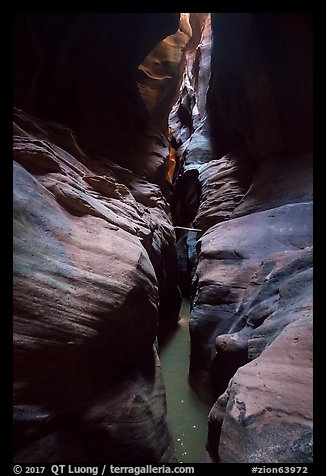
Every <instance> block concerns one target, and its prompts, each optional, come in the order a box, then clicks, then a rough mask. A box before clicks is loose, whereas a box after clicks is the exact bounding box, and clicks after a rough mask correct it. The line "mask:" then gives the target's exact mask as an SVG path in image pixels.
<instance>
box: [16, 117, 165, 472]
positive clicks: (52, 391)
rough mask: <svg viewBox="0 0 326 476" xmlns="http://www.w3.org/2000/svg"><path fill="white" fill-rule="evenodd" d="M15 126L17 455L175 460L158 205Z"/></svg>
mask: <svg viewBox="0 0 326 476" xmlns="http://www.w3.org/2000/svg"><path fill="white" fill-rule="evenodd" d="M15 119H16V121H17V124H16V126H15V128H14V130H15V136H14V159H15V162H14V344H15V356H14V378H15V386H14V397H15V405H14V421H15V427H14V431H15V460H16V461H25V462H33V461H37V462H57V461H62V462H71V461H72V460H74V461H77V462H84V463H87V462H98V461H102V462H107V461H108V460H110V461H114V462H117V463H118V462H120V463H122V462H125V461H130V462H141V461H152V462H158V461H162V462H164V461H165V462H169V461H173V460H174V453H173V446H172V444H171V439H170V436H169V433H168V429H167V424H166V421H165V414H166V403H165V392H164V386H163V383H162V379H161V374H160V367H159V362H158V359H157V357H156V350H155V339H156V336H157V333H158V321H159V312H158V302H159V300H158V297H159V289H158V288H159V287H160V286H163V291H162V292H163V293H166V294H168V293H169V289H168V288H167V285H165V287H164V279H163V277H162V276H158V277H157V276H156V273H155V269H154V268H155V267H156V268H161V267H163V269H164V267H165V261H166V262H167V266H166V267H165V269H167V272H169V271H171V270H169V268H168V266H169V265H170V266H171V262H172V261H173V253H172V254H171V253H169V250H170V249H172V251H174V246H173V236H174V232H173V229H172V227H171V225H170V224H169V223H168V217H167V214H166V213H167V205H166V202H165V200H164V198H163V197H162V194H161V193H160V192H159V190H158V187H157V186H156V185H155V184H152V185H151V184H150V183H149V182H147V183H146V187H145V188H144V189H142V188H141V186H140V185H139V183H140V182H139V180H137V177H135V176H134V175H133V174H132V173H131V172H130V171H128V170H126V169H122V168H120V167H118V166H116V165H113V164H112V166H111V165H110V164H109V163H104V162H99V161H97V160H94V159H90V158H89V157H87V156H86V155H85V154H83V153H82V152H81V150H80V149H79V148H78V146H77V144H76V142H75V141H74V139H73V135H72V134H71V133H70V131H69V130H68V129H64V128H60V126H58V125H53V124H51V123H42V122H41V121H39V120H36V119H35V118H32V117H30V116H27V115H26V114H24V113H23V112H22V111H17V115H16V117H15ZM56 138H58V139H57V140H56ZM64 143H65V144H66V145H67V147H66V148H62V146H63V144H64ZM57 144H60V146H59V145H57ZM67 149H68V150H70V152H68V151H67ZM74 152H75V154H74V155H73V153H74ZM77 157H78V158H79V160H78V159H77ZM86 163H87V165H86ZM135 197H138V201H137V200H136V198H135ZM142 202H144V203H146V207H145V206H144V205H142ZM146 250H148V252H147V251H146ZM149 255H150V256H149ZM153 265H154V267H153ZM160 283H161V284H160Z"/></svg>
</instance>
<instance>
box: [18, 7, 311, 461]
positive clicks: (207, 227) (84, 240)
mask: <svg viewBox="0 0 326 476" xmlns="http://www.w3.org/2000/svg"><path fill="white" fill-rule="evenodd" d="M13 86H14V114H13V118H14V126H13V132H14V142H13V156H14V157H13V158H14V168H13V173H14V176H13V206H14V216H13V218H14V226H13V234H14V236H13V238H14V241H13V245H14V283H13V295H14V302H13V311H14V460H15V462H18V463H19V462H30V463H33V462H34V463H51V462H53V463H58V462H60V463H69V462H74V463H80V464H83V463H84V464H86V463H113V464H114V463H116V464H119V463H130V464H132V463H134V464H137V463H138V464H142V463H147V462H148V463H175V462H177V461H178V458H177V456H176V451H175V448H176V447H177V444H178V441H173V438H172V436H171V431H170V428H169V424H170V425H171V427H172V425H174V424H175V423H176V424H177V425H180V421H178V422H171V421H169V418H167V403H166V399H168V400H169V398H171V397H169V392H170V391H171V390H170V389H171V385H170V383H169V384H168V382H167V389H168V392H167V395H166V390H165V385H164V373H165V372H166V371H165V368H164V366H163V372H162V369H161V364H160V357H159V353H160V352H162V353H163V351H164V350H163V347H164V345H166V343H168V341H169V339H170V338H171V335H172V334H171V332H174V331H175V329H176V328H177V327H178V320H179V313H180V306H181V299H182V295H183V296H184V297H186V298H187V299H189V300H190V311H191V312H190V319H189V331H190V344H191V347H190V356H189V355H184V354H183V355H181V352H182V349H181V345H180V355H179V354H178V346H179V344H177V345H176V346H175V349H174V351H173V352H175V359H176V360H177V361H179V360H182V361H183V363H185V365H183V366H182V369H183V370H182V372H185V373H186V369H187V368H188V364H189V385H190V386H191V389H190V387H189V389H188V390H187V389H186V391H189V392H192V393H191V395H193V398H197V397H198V400H197V403H195V404H194V405H198V406H200V405H202V406H203V408H205V407H207V415H208V426H207V435H206V436H205V437H204V435H203V441H202V452H201V450H199V451H198V452H197V453H196V456H194V458H196V460H194V461H193V462H194V463H195V462H202V461H206V462H215V463H218V462H220V463H309V462H311V461H312V19H311V16H310V14H308V13H213V14H209V13H190V14H189V13H188V14H187V13H182V14H177V13H134V14H132V13H120V14H114V13H96V14H95V13H60V14H59V13H19V14H16V15H15V22H14V85H13ZM182 347H183V344H182ZM189 357H190V360H189ZM162 359H163V354H162ZM169 361H170V362H171V363H170V364H169V365H173V355H172V356H171V354H170V357H169ZM180 378H181V376H180ZM182 378H183V379H187V375H186V374H185V375H183V376H182ZM173 382H176V383H175V384H174V383H173ZM173 385H177V379H174V380H172V391H173ZM185 388H186V387H185ZM175 390H176V392H178V391H179V389H178V388H176V389H175ZM195 394H196V395H197V397H195ZM199 399H200V400H202V402H200V401H199ZM170 413H171V412H170ZM204 415H205V411H204V412H203V419H204V418H205V416H204ZM177 418H179V416H178V412H176V413H175V414H173V419H174V420H176V419H177ZM170 420H171V416H170ZM181 420H182V417H181ZM168 421H169V423H168ZM188 423H189V422H188ZM206 423H207V422H204V421H203V425H204V424H206ZM181 424H182V421H181ZM172 433H174V434H175V432H174V430H173V431H172ZM196 444H197V443H196ZM205 447H206V454H205ZM199 454H202V457H199V456H198V455H199ZM198 457H199V460H200V461H198ZM188 461H190V460H189V459H188Z"/></svg>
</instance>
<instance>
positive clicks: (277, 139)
mask: <svg viewBox="0 0 326 476" xmlns="http://www.w3.org/2000/svg"><path fill="white" fill-rule="evenodd" d="M204 37H206V38H207V32H205V31H204V32H203V38H204ZM212 38H213V42H212V55H211V72H210V79H209V88H208V94H207V97H205V96H204V97H203V93H201V94H200V92H199V89H198V69H199V70H200V58H199V62H198V63H197V64H196V68H197V69H194V68H193V67H192V64H193V63H192V60H190V68H188V69H187V67H186V71H188V75H187V78H185V79H184V83H183V85H182V86H181V90H180V99H179V102H177V103H176V105H175V107H174V109H173V110H172V113H171V116H170V127H171V130H172V133H173V137H172V142H173V147H174V148H175V156H176V163H177V164H176V170H177V173H178V177H177V179H176V181H175V188H176V189H175V191H174V197H175V198H174V199H175V201H176V202H177V204H178V206H179V208H178V206H175V207H174V208H172V212H174V215H173V213H172V216H173V219H174V221H175V223H176V224H179V223H180V224H181V225H182V226H184V227H189V228H193V229H195V230H197V232H196V233H197V234H196V238H197V242H192V245H191V247H190V246H186V245H185V244H186V243H187V239H188V237H190V236H191V235H190V234H191V233H194V232H191V231H188V232H186V231H184V234H183V236H182V239H180V241H179V242H178V243H177V248H178V252H179V256H178V260H179V262H181V263H182V276H183V280H184V281H185V282H187V286H188V287H187V289H188V290H190V293H191V301H192V302H191V318H190V334H191V358H190V368H189V380H190V383H191V385H192V387H193V389H194V390H195V391H196V393H197V394H198V395H199V396H200V398H202V399H203V400H205V401H206V402H210V403H213V402H214V401H216V399H217V402H216V403H215V404H214V406H213V408H212V410H211V412H210V418H209V433H208V442H207V449H208V455H209V456H208V460H210V461H220V462H224V463H228V462H233V463H234V462H266V463H267V462H298V463H299V462H301V463H304V462H310V461H311V460H312V440H311V435H312V400H311V390H312V389H311V385H312V383H311V366H312V358H311V356H312V342H311V320H312V151H311V141H312V134H311V131H312V117H311V111H312V63H311V58H312V48H311V46H312V28H311V17H310V15H309V14H300V13H293V14H292V13H285V14H282V13H266V14H265V13H257V14H256V13H216V14H212ZM189 71H190V72H189ZM208 76H209V75H208ZM197 104H201V111H202V112H201V116H200V117H198V107H197ZM203 104H205V108H204V109H203V107H202V105H203ZM182 105H184V106H185V105H187V106H188V112H187V116H186V115H184V114H183V115H181V114H179V115H178V110H179V109H180V108H181V106H182ZM178 108H179V109H178ZM189 124H190V125H191V128H192V132H191V128H190V127H189ZM190 172H191V173H192V174H193V175H194V177H193V180H192V183H188V184H187V188H186V190H185V182H186V177H187V175H188V176H189V173H190ZM195 172H196V174H195ZM195 175H196V177H195ZM188 182H190V180H188ZM197 190H199V191H200V193H199V195H198V192H197ZM178 196H181V201H182V199H183V200H184V202H186V201H187V202H188V203H190V204H191V205H193V204H194V203H197V204H198V207H197V211H196V212H195V211H194V210H193V209H191V216H190V215H189V217H188V220H187V221H186V220H185V221H182V220H183V219H184V218H185V217H183V216H182V212H181V207H180V204H179V201H178ZM172 204H173V200H172ZM193 208H194V207H193ZM194 254H197V256H195V257H194ZM186 272H188V276H187V278H188V281H186V279H185V276H186ZM190 281H191V282H190ZM297 342H302V347H301V346H300V345H299V346H298V347H296V343H297ZM283 362H284V365H283ZM281 363H282V367H281V370H280V371H279V374H280V379H279V380H278V369H279V367H280V364H281ZM238 369H239V370H238ZM256 371H257V372H256ZM265 379H266V382H265ZM292 392H294V393H295V394H294V395H293V398H292V397H291V395H292ZM296 395H301V397H297V396H296ZM260 437H261V440H260Z"/></svg>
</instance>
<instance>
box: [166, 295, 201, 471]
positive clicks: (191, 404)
mask: <svg viewBox="0 0 326 476" xmlns="http://www.w3.org/2000/svg"><path fill="white" fill-rule="evenodd" d="M180 316H181V320H180V322H179V326H178V329H177V330H176V331H175V332H174V333H173V334H171V335H170V336H169V337H168V338H167V339H166V341H165V342H164V343H163V344H162V345H161V346H160V349H159V354H160V360H161V367H162V372H163V379H164V383H165V388H166V395H167V407H168V422H169V427H170V430H171V433H172V436H173V440H174V444H175V448H176V452H177V457H178V460H179V462H182V463H202V462H203V460H204V455H205V444H206V438H207V415H208V412H209V410H210V407H209V406H208V405H206V404H205V403H203V402H201V401H200V400H199V399H198V398H197V397H196V394H195V393H194V392H193V391H192V390H191V388H190V386H189V384H188V367H189V354H190V339H189V324H188V322H189V302H188V301H186V300H184V301H183V303H182V306H181V312H180Z"/></svg>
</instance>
